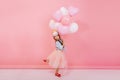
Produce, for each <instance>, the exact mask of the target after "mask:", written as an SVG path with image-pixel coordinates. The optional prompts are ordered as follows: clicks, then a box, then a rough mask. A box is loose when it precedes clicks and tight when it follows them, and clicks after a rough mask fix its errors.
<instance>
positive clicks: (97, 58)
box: [0, 0, 120, 68]
mask: <svg viewBox="0 0 120 80" xmlns="http://www.w3.org/2000/svg"><path fill="white" fill-rule="evenodd" d="M119 2H120V1H119V0H116V1H115V0H110V1H109V0H0V68H46V67H47V66H46V64H44V63H43V62H42V59H44V58H46V57H47V56H48V55H49V54H50V53H51V52H52V51H53V50H54V45H55V44H54V40H53V39H52V35H51V30H50V28H49V27H48V23H49V20H50V19H51V16H52V14H53V13H54V11H56V10H57V9H58V8H60V7H61V6H71V5H72V6H75V7H78V8H79V9H80V12H79V14H78V15H76V16H75V21H77V22H78V23H79V25H80V29H79V31H78V32H77V33H75V34H71V35H68V36H63V39H64V42H65V45H66V51H65V54H66V56H67V59H68V64H69V65H70V66H71V67H72V68H73V67H75V68H81V67H82V68H90V67H92V68H98V67H99V68H101V67H102V68H105V67H106V68H109V67H111V68H116V67H117V68H119V67H120V31H119V30H120V23H119V22H120V8H119V7H120V5H119Z"/></svg>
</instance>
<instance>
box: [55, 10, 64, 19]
mask: <svg viewBox="0 0 120 80" xmlns="http://www.w3.org/2000/svg"><path fill="white" fill-rule="evenodd" d="M53 18H54V19H55V20H57V21H60V20H61V18H62V13H61V12H60V10H58V11H56V12H55V14H54V15H53Z"/></svg>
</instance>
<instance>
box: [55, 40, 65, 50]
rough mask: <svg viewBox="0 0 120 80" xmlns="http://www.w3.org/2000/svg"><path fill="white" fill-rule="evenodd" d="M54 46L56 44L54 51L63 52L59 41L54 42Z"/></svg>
mask: <svg viewBox="0 0 120 80" xmlns="http://www.w3.org/2000/svg"><path fill="white" fill-rule="evenodd" d="M55 44H56V49H58V50H61V51H63V49H64V46H63V45H62V44H61V43H60V41H56V42H55Z"/></svg>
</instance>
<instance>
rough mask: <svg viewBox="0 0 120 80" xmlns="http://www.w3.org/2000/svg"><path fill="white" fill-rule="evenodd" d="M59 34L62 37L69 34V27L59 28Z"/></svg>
mask: <svg viewBox="0 0 120 80" xmlns="http://www.w3.org/2000/svg"><path fill="white" fill-rule="evenodd" d="M58 32H59V33H60V34H61V35H65V34H69V27H68V26H59V27H58Z"/></svg>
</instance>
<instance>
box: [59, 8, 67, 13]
mask: <svg viewBox="0 0 120 80" xmlns="http://www.w3.org/2000/svg"><path fill="white" fill-rule="evenodd" d="M60 11H61V13H62V15H68V10H67V9H66V8H65V7H61V8H60Z"/></svg>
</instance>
